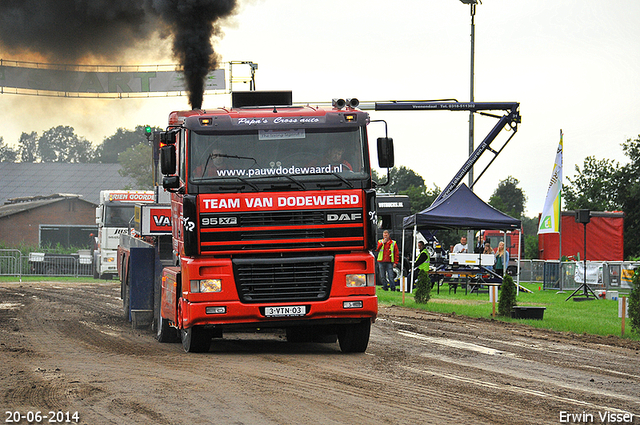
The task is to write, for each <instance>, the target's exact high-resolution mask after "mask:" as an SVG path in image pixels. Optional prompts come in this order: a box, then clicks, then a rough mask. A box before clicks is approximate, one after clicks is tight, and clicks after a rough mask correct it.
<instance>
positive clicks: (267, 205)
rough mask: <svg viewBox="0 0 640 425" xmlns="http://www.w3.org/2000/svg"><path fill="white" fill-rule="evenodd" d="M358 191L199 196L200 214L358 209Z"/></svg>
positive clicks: (359, 194) (360, 202)
mask: <svg viewBox="0 0 640 425" xmlns="http://www.w3.org/2000/svg"><path fill="white" fill-rule="evenodd" d="M362 203H363V199H362V195H361V192H360V191H359V190H341V191H335V192H331V191H309V192H304V193H302V194H296V193H291V192H285V193H237V194H235V193H234V194H221V195H202V196H201V197H200V211H201V212H204V213H207V212H230V211H254V210H290V209H333V208H357V207H362Z"/></svg>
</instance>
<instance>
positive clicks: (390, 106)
mask: <svg viewBox="0 0 640 425" xmlns="http://www.w3.org/2000/svg"><path fill="white" fill-rule="evenodd" d="M519 107H520V104H519V103H518V102H466V103H464V102H426V101H390V102H376V103H375V108H374V109H375V110H376V111H433V110H448V111H471V112H479V111H489V110H502V111H505V114H504V115H503V116H502V117H497V118H499V120H498V122H497V123H496V125H495V126H494V127H493V128H492V129H491V131H490V132H489V134H487V136H486V137H485V138H484V140H483V141H482V143H480V144H479V145H478V147H477V148H476V149H475V150H474V151H473V153H472V154H471V156H469V159H467V161H466V162H465V163H464V164H463V165H462V167H461V168H460V170H459V171H458V172H457V173H456V174H455V176H454V177H453V179H452V180H451V181H450V182H449V184H447V186H446V187H445V188H444V189H443V190H442V192H441V193H440V195H439V196H438V198H437V199H436V200H435V201H434V204H435V203H437V202H439V201H440V200H441V199H443V198H446V197H447V195H448V194H449V193H451V191H453V190H454V189H455V188H456V187H458V185H459V184H460V182H461V181H462V179H463V178H464V176H466V175H467V173H468V172H469V170H470V169H471V167H473V165H474V164H475V163H476V162H477V161H478V159H479V158H480V156H482V154H483V153H484V152H485V151H486V150H487V149H489V146H490V145H491V142H493V141H494V140H495V138H496V137H497V136H498V134H500V132H501V131H502V130H503V129H504V128H505V127H506V126H507V125H508V126H509V127H510V128H511V129H512V130H513V132H514V133H515V132H516V131H518V124H519V123H520V121H521V119H520V112H519V110H518V109H519ZM486 115H489V114H486ZM492 116H494V115H492ZM512 137H513V136H512ZM509 140H511V138H509ZM507 142H508V140H507ZM505 145H506V143H505ZM503 147H504V146H503ZM494 153H495V154H496V155H497V154H498V153H499V152H495V151H494Z"/></svg>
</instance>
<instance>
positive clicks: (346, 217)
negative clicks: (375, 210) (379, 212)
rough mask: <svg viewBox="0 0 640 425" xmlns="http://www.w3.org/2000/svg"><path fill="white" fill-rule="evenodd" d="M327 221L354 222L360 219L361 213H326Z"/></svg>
mask: <svg viewBox="0 0 640 425" xmlns="http://www.w3.org/2000/svg"><path fill="white" fill-rule="evenodd" d="M327 221H328V222H331V223H332V222H336V221H340V222H345V221H349V222H355V221H362V214H361V213H350V214H347V213H341V214H336V213H329V214H327Z"/></svg>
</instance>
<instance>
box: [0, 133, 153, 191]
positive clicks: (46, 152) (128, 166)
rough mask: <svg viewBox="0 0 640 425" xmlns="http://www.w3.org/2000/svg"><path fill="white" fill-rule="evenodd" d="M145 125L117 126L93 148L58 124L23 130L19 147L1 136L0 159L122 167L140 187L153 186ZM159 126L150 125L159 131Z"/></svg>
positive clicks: (122, 173)
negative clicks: (40, 129) (13, 146)
mask: <svg viewBox="0 0 640 425" xmlns="http://www.w3.org/2000/svg"><path fill="white" fill-rule="evenodd" d="M145 127H146V126H144V125H139V126H136V128H135V129H134V130H127V129H123V128H119V129H118V130H117V131H116V132H115V133H114V134H113V135H111V136H109V137H106V138H105V139H104V140H103V141H102V143H100V144H99V145H97V146H96V147H95V148H94V146H93V144H92V143H91V142H90V141H88V140H87V139H85V138H84V137H81V136H78V135H77V134H76V133H75V130H74V129H73V127H70V126H63V125H59V126H57V127H52V128H50V129H49V130H46V131H45V132H43V133H42V135H38V133H37V132H35V131H33V132H31V133H22V134H21V135H20V139H19V140H18V147H17V148H16V149H13V148H12V147H10V146H8V145H7V144H6V143H5V142H4V139H3V138H2V137H0V161H2V162H32V163H36V162H64V163H72V164H73V163H101V164H116V163H119V164H120V165H121V166H122V169H121V170H120V174H121V175H122V176H123V177H129V178H131V179H132V180H134V181H135V182H136V186H137V188H139V189H151V188H152V187H153V174H152V160H151V144H150V142H149V140H147V136H146V132H145ZM159 130H161V129H160V128H157V127H155V128H151V131H152V132H153V131H159Z"/></svg>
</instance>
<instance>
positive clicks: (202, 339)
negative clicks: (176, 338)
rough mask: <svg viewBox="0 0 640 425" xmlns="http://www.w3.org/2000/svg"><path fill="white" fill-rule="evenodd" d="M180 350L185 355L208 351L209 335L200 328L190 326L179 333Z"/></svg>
mask: <svg viewBox="0 0 640 425" xmlns="http://www.w3.org/2000/svg"><path fill="white" fill-rule="evenodd" d="M180 338H181V339H182V348H184V351H185V352H187V353H203V352H205V351H209V346H210V345H211V333H209V332H208V331H206V330H205V329H203V328H202V327H200V326H192V327H190V328H187V329H182V330H181V331H180Z"/></svg>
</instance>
